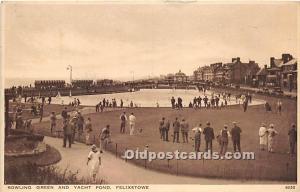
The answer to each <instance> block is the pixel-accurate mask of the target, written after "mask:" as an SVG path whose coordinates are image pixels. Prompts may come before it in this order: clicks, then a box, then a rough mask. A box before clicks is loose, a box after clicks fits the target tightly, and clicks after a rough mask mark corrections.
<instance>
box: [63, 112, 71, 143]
mask: <svg viewBox="0 0 300 192" xmlns="http://www.w3.org/2000/svg"><path fill="white" fill-rule="evenodd" d="M63 130H64V139H63V141H64V143H63V147H66V145H67V140H68V142H69V148H71V145H72V127H71V124H70V115H68V116H67V118H66V119H65V120H64V124H63Z"/></svg>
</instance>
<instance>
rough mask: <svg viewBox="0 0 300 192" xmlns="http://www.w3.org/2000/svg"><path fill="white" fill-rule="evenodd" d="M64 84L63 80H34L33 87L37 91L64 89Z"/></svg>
mask: <svg viewBox="0 0 300 192" xmlns="http://www.w3.org/2000/svg"><path fill="white" fill-rule="evenodd" d="M65 85H66V82H65V81H64V80H36V81H34V86H35V88H37V89H52V88H64V87H65Z"/></svg>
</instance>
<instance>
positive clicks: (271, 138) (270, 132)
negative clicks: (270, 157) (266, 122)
mask: <svg viewBox="0 0 300 192" xmlns="http://www.w3.org/2000/svg"><path fill="white" fill-rule="evenodd" d="M276 135H278V132H277V131H276V130H275V129H274V124H270V126H269V129H268V151H269V152H271V153H274V148H273V146H274V138H275V136H276Z"/></svg>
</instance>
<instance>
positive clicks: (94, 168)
mask: <svg viewBox="0 0 300 192" xmlns="http://www.w3.org/2000/svg"><path fill="white" fill-rule="evenodd" d="M86 164H87V166H88V170H89V173H90V177H92V178H93V182H95V181H96V177H97V174H98V172H99V167H100V165H101V156H100V152H99V151H98V150H97V147H96V145H92V150H91V151H90V153H89V155H88V160H87V163H86Z"/></svg>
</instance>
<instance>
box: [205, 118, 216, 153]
mask: <svg viewBox="0 0 300 192" xmlns="http://www.w3.org/2000/svg"><path fill="white" fill-rule="evenodd" d="M203 134H204V135H205V137H204V138H205V151H208V148H209V149H210V152H211V153H212V140H213V139H215V134H214V129H213V128H211V127H210V122H207V123H206V127H205V128H204V130H203Z"/></svg>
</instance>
